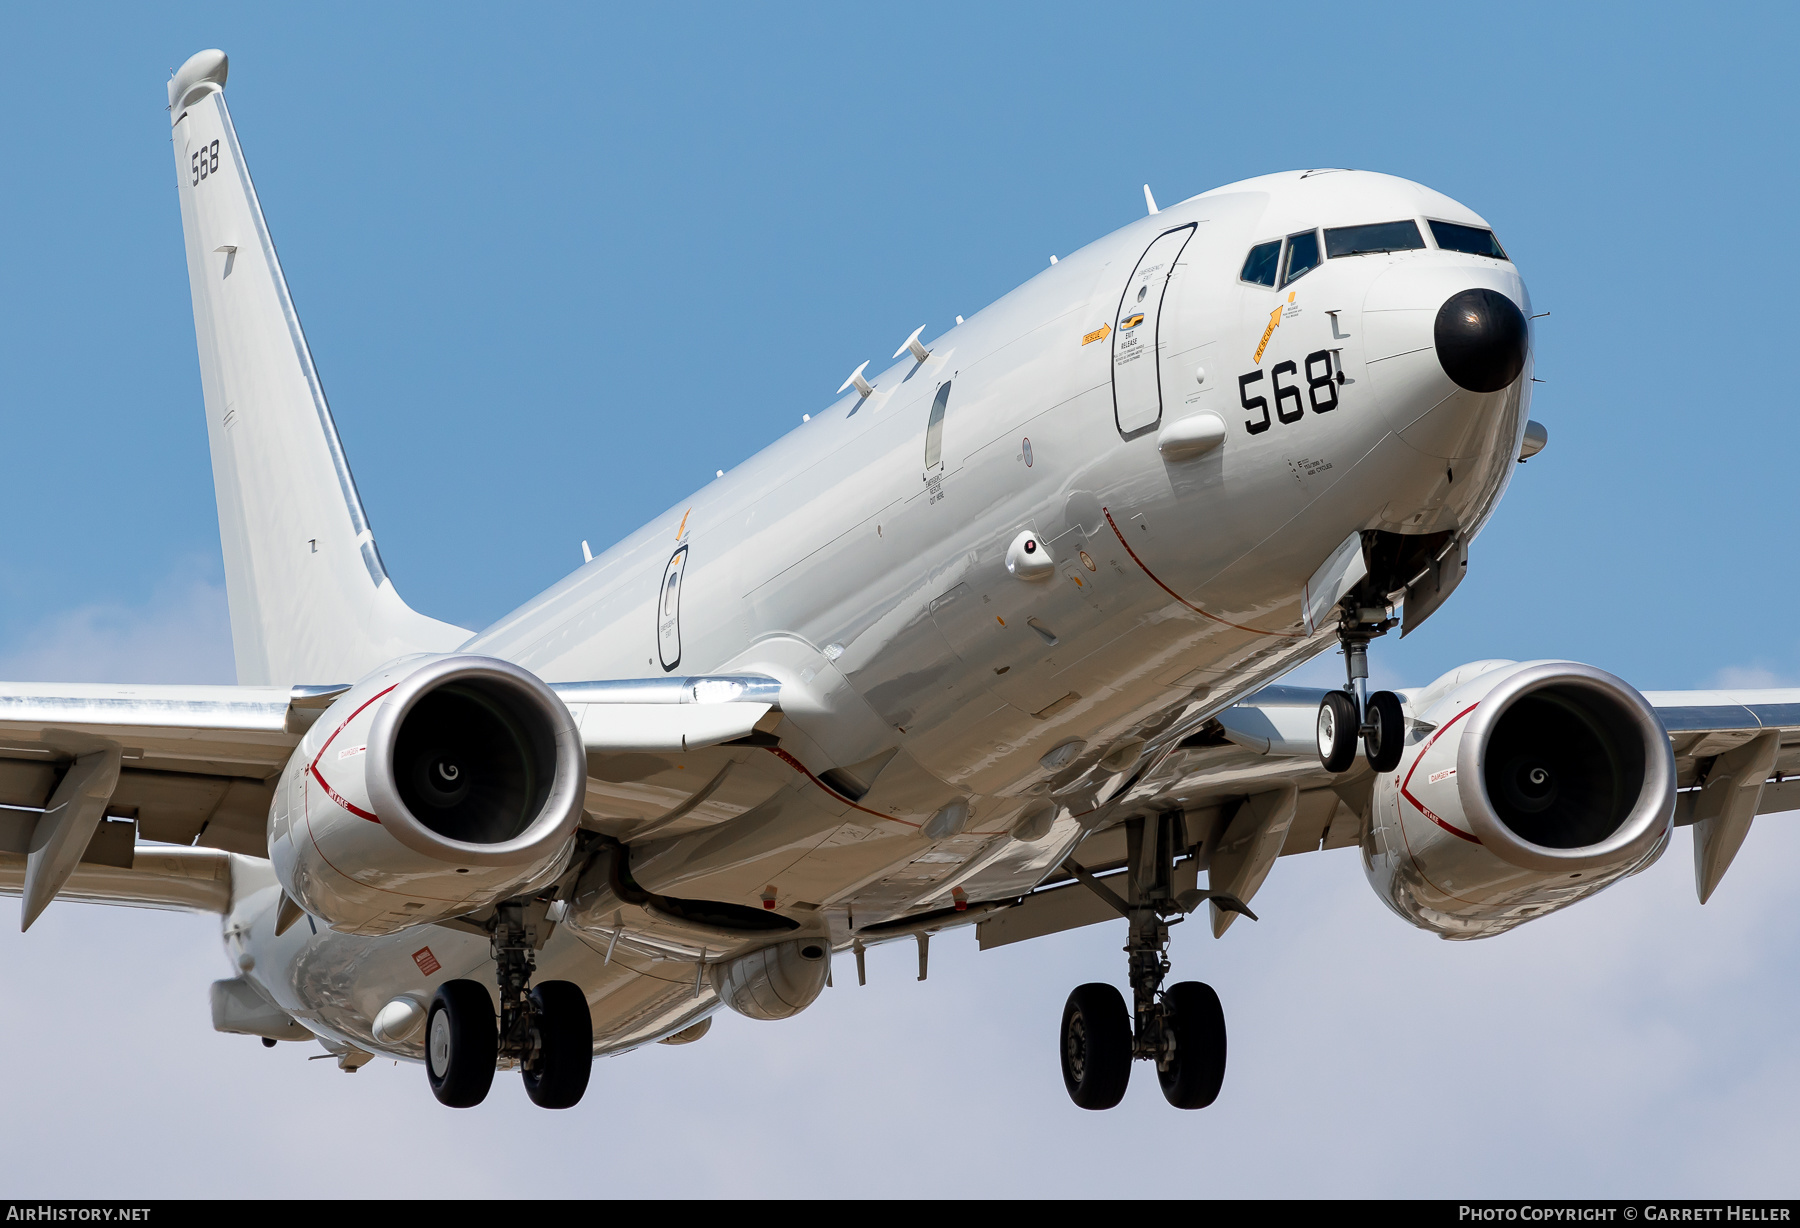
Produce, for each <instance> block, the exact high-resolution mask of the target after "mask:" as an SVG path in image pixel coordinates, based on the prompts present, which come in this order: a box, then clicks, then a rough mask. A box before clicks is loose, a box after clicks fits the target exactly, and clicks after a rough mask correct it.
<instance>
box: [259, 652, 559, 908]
mask: <svg viewBox="0 0 1800 1228" xmlns="http://www.w3.org/2000/svg"><path fill="white" fill-rule="evenodd" d="M586 789H587V759H586V755H585V753H584V752H583V750H582V745H581V737H580V734H579V733H578V732H577V731H576V729H575V725H574V722H573V720H572V719H571V718H570V716H569V710H568V708H567V707H565V706H564V705H563V702H562V700H560V699H559V698H557V696H556V693H555V692H554V691H552V690H551V689H550V688H549V687H547V686H545V685H544V683H543V682H542V681H541V680H539V679H538V678H537V677H535V676H534V675H532V674H531V673H529V672H527V671H526V670H523V669H520V668H519V667H518V666H516V665H513V664H510V663H508V662H506V661H499V660H495V659H493V658H490V657H477V656H460V655H458V656H441V657H411V658H407V659H404V660H401V661H396V662H395V663H394V664H392V665H390V666H389V667H388V668H387V669H385V670H383V671H382V672H381V673H379V674H376V675H374V676H373V677H370V678H365V679H364V680H363V681H361V682H359V683H357V684H356V685H355V686H353V687H351V688H350V690H348V691H346V692H345V693H344V694H343V695H342V696H341V697H340V698H339V699H338V700H337V702H335V703H334V704H332V706H331V707H330V708H328V709H326V710H325V712H324V713H322V714H321V715H320V717H319V719H318V720H317V721H315V722H314V723H313V726H312V728H311V729H310V730H308V731H307V734H306V737H305V738H303V739H302V740H301V742H300V746H299V748H298V749H296V750H295V751H294V755H293V758H291V759H290V760H289V761H288V765H287V767H286V768H285V769H284V770H283V772H282V777H281V784H280V786H279V787H278V788H277V789H276V792H275V801H274V803H273V805H271V807H270V809H269V856H270V858H271V860H272V861H273V863H274V867H275V874H276V876H277V877H278V878H279V879H280V880H281V886H282V889H283V890H284V891H286V892H287V893H288V895H289V896H290V897H292V898H293V900H294V901H295V902H296V903H298V904H299V905H300V906H301V907H302V908H304V909H306V911H307V912H309V913H311V914H313V915H314V916H316V917H319V918H322V919H323V920H324V921H326V922H327V923H328V924H329V925H330V926H331V927H332V928H333V929H336V930H340V931H343V932H345V933H351V934H391V933H393V932H394V931H396V930H402V929H406V928H408V927H409V926H414V925H421V924H424V923H427V922H431V921H439V920H442V919H444V918H446V917H454V916H459V915H461V914H463V913H466V912H471V911H473V910H475V909H477V908H481V907H483V906H484V905H487V904H490V903H493V902H494V901H496V900H501V899H506V898H508V897H510V896H513V895H518V894H520V893H522V892H526V891H529V890H532V889H534V888H535V887H537V886H539V885H541V884H542V883H548V882H549V881H550V880H552V879H554V878H555V876H556V875H557V874H559V873H561V872H562V870H563V868H564V865H565V863H566V862H567V859H568V856H569V851H570V848H571V845H572V844H573V842H574V838H575V827H576V824H577V823H578V822H579V820H580V818H581V807H582V802H583V799H584V798H585V796H586Z"/></svg>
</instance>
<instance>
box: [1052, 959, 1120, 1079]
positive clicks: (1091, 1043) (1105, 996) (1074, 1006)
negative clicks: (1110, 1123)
mask: <svg viewBox="0 0 1800 1228" xmlns="http://www.w3.org/2000/svg"><path fill="white" fill-rule="evenodd" d="M1061 1042H1062V1043H1061V1046H1060V1047H1061V1049H1062V1072H1063V1085H1064V1086H1066V1087H1067V1088H1068V1089H1069V1099H1071V1100H1073V1101H1074V1102H1075V1103H1076V1104H1077V1105H1079V1106H1080V1107H1081V1108H1084V1109H1110V1108H1112V1107H1113V1105H1115V1104H1117V1103H1119V1101H1121V1100H1123V1099H1124V1098H1125V1085H1126V1084H1127V1083H1129V1082H1131V1012H1129V1011H1127V1010H1126V1009H1125V998H1124V995H1122V994H1120V993H1119V991H1118V990H1117V989H1114V988H1113V987H1112V986H1111V985H1105V984H1100V983H1098V982H1096V983H1093V984H1088V985H1077V986H1076V987H1075V991H1074V992H1073V993H1071V994H1070V995H1069V1001H1068V1005H1066V1006H1064V1007H1063V1018H1062V1036H1061Z"/></svg>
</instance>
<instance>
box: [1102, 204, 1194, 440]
mask: <svg viewBox="0 0 1800 1228" xmlns="http://www.w3.org/2000/svg"><path fill="white" fill-rule="evenodd" d="M1193 237H1194V227H1193V226H1191V225H1190V226H1183V227H1181V228H1180V229H1178V230H1171V231H1168V232H1167V233H1165V234H1161V235H1158V236H1157V237H1156V241H1155V242H1154V243H1152V244H1150V246H1149V247H1148V248H1147V249H1145V251H1144V255H1143V257H1142V259H1140V260H1139V261H1138V263H1137V268H1135V269H1134V270H1132V274H1131V278H1130V280H1128V281H1127V282H1126V283H1125V292H1124V293H1123V294H1121V295H1120V296H1119V310H1118V314H1117V315H1116V316H1115V317H1114V318H1113V414H1114V418H1115V420H1116V421H1117V422H1118V425H1119V433H1120V434H1121V435H1123V436H1125V437H1126V438H1127V439H1129V438H1131V437H1132V436H1134V435H1140V434H1142V433H1143V432H1145V431H1147V430H1149V429H1151V428H1152V427H1154V426H1155V425H1156V424H1157V423H1158V422H1160V421H1162V376H1161V372H1160V370H1159V368H1160V366H1161V357H1162V350H1163V347H1164V340H1163V338H1162V336H1161V334H1160V328H1161V323H1162V317H1163V300H1164V298H1165V297H1166V296H1167V291H1168V285H1169V274H1170V273H1172V272H1173V271H1174V269H1175V262H1176V261H1177V260H1178V259H1180V257H1181V251H1182V249H1183V248H1184V247H1186V246H1187V242H1188V240H1189V239H1191V238H1193Z"/></svg>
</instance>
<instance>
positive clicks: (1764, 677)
mask: <svg viewBox="0 0 1800 1228" xmlns="http://www.w3.org/2000/svg"><path fill="white" fill-rule="evenodd" d="M1710 685H1711V686H1714V687H1716V688H1718V689H1719V690H1721V691H1736V690H1756V689H1759V688H1763V687H1778V686H1792V685H1793V683H1792V682H1790V681H1789V680H1788V679H1786V678H1783V677H1782V676H1781V675H1780V674H1777V673H1776V672H1775V671H1774V670H1771V669H1767V668H1765V667H1764V666H1761V665H1727V666H1725V668H1723V669H1721V670H1719V671H1718V672H1717V673H1715V674H1714V675H1713V677H1712V682H1711V684H1710Z"/></svg>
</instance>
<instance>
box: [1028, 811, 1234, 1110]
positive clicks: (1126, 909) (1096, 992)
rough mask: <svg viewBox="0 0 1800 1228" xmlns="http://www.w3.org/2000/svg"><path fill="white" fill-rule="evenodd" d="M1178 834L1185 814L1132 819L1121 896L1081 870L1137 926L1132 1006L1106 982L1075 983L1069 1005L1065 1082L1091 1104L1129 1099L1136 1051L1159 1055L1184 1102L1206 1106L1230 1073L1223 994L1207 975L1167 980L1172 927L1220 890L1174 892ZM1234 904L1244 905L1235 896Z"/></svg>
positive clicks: (1131, 952)
mask: <svg viewBox="0 0 1800 1228" xmlns="http://www.w3.org/2000/svg"><path fill="white" fill-rule="evenodd" d="M1180 832H1181V816H1180V815H1178V814H1165V815H1158V816H1154V817H1152V818H1150V819H1141V818H1137V819H1130V820H1127V822H1126V824H1125V833H1126V842H1127V849H1128V850H1129V857H1130V865H1129V867H1128V869H1127V871H1126V873H1125V875H1124V876H1123V877H1124V879H1125V888H1126V898H1125V899H1123V900H1120V899H1119V898H1118V896H1117V895H1115V894H1114V893H1113V892H1112V891H1111V890H1110V889H1109V888H1108V887H1107V886H1106V885H1105V884H1103V883H1100V882H1098V881H1097V880H1095V879H1093V878H1092V877H1091V876H1089V875H1087V874H1086V872H1085V871H1078V872H1077V875H1078V877H1080V878H1081V881H1083V882H1084V883H1086V884H1087V885H1088V887H1089V888H1090V889H1092V890H1093V891H1095V892H1096V893H1097V894H1099V895H1100V896H1101V898H1103V899H1106V900H1107V901H1108V903H1110V904H1112V905H1113V906H1114V907H1115V908H1117V909H1118V910H1119V911H1120V912H1121V913H1123V914H1124V915H1125V917H1126V919H1127V921H1129V922H1130V926H1131V929H1130V932H1129V937H1128V938H1127V940H1126V944H1125V954H1126V956H1127V957H1128V960H1129V963H1130V970H1131V998H1132V1003H1131V1007H1130V1009H1127V1008H1126V1005H1125V998H1124V996H1123V995H1122V994H1120V993H1119V991H1118V990H1117V989H1115V988H1113V987H1112V986H1111V985H1107V984H1101V983H1095V984H1089V985H1080V986H1077V987H1076V989H1075V991H1074V992H1073V993H1071V994H1070V995H1069V1001H1068V1004H1067V1005H1066V1006H1065V1007H1064V1008H1063V1023H1062V1044H1061V1050H1062V1069H1063V1083H1064V1085H1065V1086H1066V1087H1067V1088H1068V1090H1069V1098H1070V1099H1072V1100H1073V1101H1074V1102H1075V1103H1076V1104H1077V1105H1079V1106H1080V1107H1082V1108H1084V1109H1110V1108H1112V1107H1113V1106H1114V1105H1116V1104H1118V1103H1119V1101H1120V1100H1121V1099H1123V1098H1124V1096H1125V1086H1126V1084H1127V1083H1128V1082H1130V1080H1131V1063H1132V1061H1133V1059H1139V1060H1143V1061H1148V1062H1154V1063H1156V1075H1157V1081H1158V1082H1159V1083H1161V1085H1162V1090H1163V1096H1164V1098H1165V1099H1167V1100H1168V1102H1169V1103H1170V1104H1172V1105H1174V1106H1175V1107H1176V1108H1178V1109H1203V1108H1205V1107H1206V1106H1207V1105H1209V1104H1211V1103H1212V1102H1213V1101H1214V1100H1216V1099H1217V1098H1218V1095H1219V1087H1220V1085H1221V1084H1223V1082H1224V1080H1225V1014H1224V1011H1223V1010H1222V1009H1221V1008H1220V1006H1219V995H1218V994H1216V993H1214V992H1213V989H1212V987H1211V986H1210V985H1205V984H1202V983H1201V982H1199V981H1183V982H1181V983H1180V984H1177V985H1171V986H1169V987H1168V988H1167V989H1166V990H1165V989H1164V988H1163V978H1164V977H1166V976H1167V975H1168V973H1169V958H1168V948H1169V927H1170V926H1171V925H1175V924H1179V922H1180V921H1181V916H1180V914H1181V913H1184V912H1187V911H1189V910H1191V909H1192V908H1195V907H1198V906H1199V904H1200V902H1201V900H1202V899H1203V898H1205V897H1206V896H1209V895H1211V894H1212V893H1210V892H1206V893H1201V892H1192V893H1190V892H1184V893H1182V898H1181V899H1179V900H1178V899H1177V898H1176V897H1175V894H1174V890H1173V887H1172V884H1171V878H1172V872H1173V868H1174V862H1175V855H1176V853H1177V852H1178V851H1179V848H1178V845H1179V843H1180ZM1072 868H1073V867H1072ZM1190 895H1192V896H1194V897H1195V898H1192V899H1189V898H1187V897H1188V896H1190ZM1221 903H1222V904H1223V903H1225V901H1224V900H1223V899H1222V898H1221ZM1229 906H1231V907H1235V908H1239V909H1242V908H1243V906H1242V905H1241V904H1239V903H1238V902H1237V901H1236V900H1231V901H1229ZM1244 911H1246V912H1247V911H1248V910H1247V909H1244Z"/></svg>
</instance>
